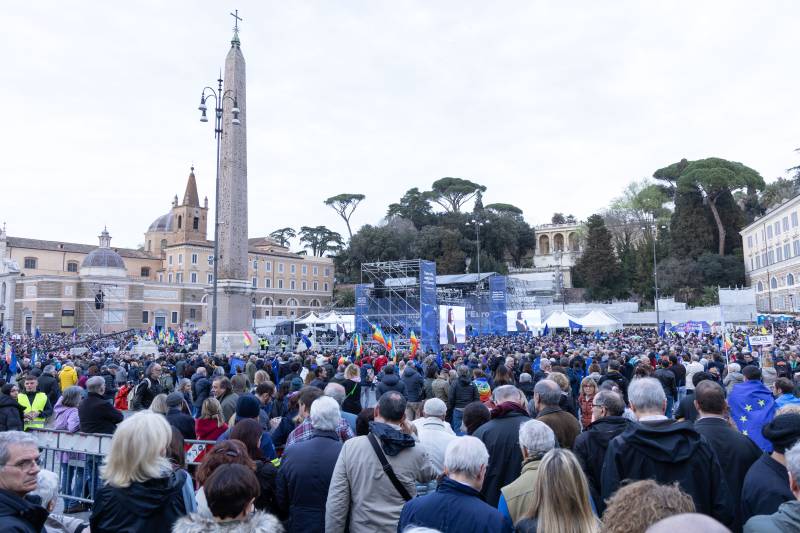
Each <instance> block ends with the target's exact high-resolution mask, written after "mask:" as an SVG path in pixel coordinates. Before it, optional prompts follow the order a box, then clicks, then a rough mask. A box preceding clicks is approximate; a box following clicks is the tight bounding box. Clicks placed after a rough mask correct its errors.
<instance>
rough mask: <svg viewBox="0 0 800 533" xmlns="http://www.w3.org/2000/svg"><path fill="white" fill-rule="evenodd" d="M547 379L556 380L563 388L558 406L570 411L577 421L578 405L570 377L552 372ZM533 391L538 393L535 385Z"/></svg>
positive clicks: (566, 411)
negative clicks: (573, 394) (573, 395)
mask: <svg viewBox="0 0 800 533" xmlns="http://www.w3.org/2000/svg"><path fill="white" fill-rule="evenodd" d="M547 379H549V380H550V381H553V382H555V383H556V384H557V385H558V387H559V389H561V397H560V398H559V400H558V407H560V408H561V410H562V411H564V412H565V413H569V414H570V415H572V417H573V418H575V420H576V421H577V420H578V405H577V404H576V403H575V399H574V398H573V397H572V387H571V386H570V383H569V378H568V377H567V375H566V374H564V373H562V372H552V373H551V374H550V375H549V376H548V378H547ZM537 385H538V383H537ZM533 393H534V395H535V394H536V387H535V386H534V389H533ZM531 401H533V400H531ZM578 428H580V423H578ZM579 431H580V429H579Z"/></svg>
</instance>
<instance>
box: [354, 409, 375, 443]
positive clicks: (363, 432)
mask: <svg viewBox="0 0 800 533" xmlns="http://www.w3.org/2000/svg"><path fill="white" fill-rule="evenodd" d="M374 420H375V408H374V407H368V408H366V409H362V410H361V412H360V413H358V416H357V417H356V437H365V436H367V435H369V425H370V424H372V422H373V421H374Z"/></svg>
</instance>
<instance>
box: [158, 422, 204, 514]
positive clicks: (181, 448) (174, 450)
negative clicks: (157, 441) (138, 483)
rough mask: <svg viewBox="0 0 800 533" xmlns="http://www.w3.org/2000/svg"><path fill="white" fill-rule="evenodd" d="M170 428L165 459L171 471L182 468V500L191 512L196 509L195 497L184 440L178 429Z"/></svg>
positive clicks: (188, 511) (187, 510)
mask: <svg viewBox="0 0 800 533" xmlns="http://www.w3.org/2000/svg"><path fill="white" fill-rule="evenodd" d="M170 429H171V430H172V440H170V443H169V446H167V453H166V456H167V459H169V463H170V466H171V467H172V471H173V472H176V473H177V472H178V470H183V474H182V475H180V477H183V478H184V479H185V483H184V487H183V501H184V502H185V503H186V512H187V513H193V512H195V511H197V499H196V498H195V495H194V481H193V480H192V477H191V475H189V470H188V467H187V465H186V440H185V439H184V438H183V435H182V434H181V432H180V430H179V429H178V428H176V427H175V426H170Z"/></svg>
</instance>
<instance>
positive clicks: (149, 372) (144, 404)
mask: <svg viewBox="0 0 800 533" xmlns="http://www.w3.org/2000/svg"><path fill="white" fill-rule="evenodd" d="M162 371H163V369H162V368H161V365H160V364H158V363H152V364H151V365H150V366H148V367H147V368H146V369H145V371H144V374H145V376H144V379H143V380H142V381H140V382H139V384H138V385H136V388H135V389H133V409H134V410H140V409H150V404H152V403H153V398H155V397H156V396H158V395H159V394H161V393H162V392H164V391H163V387H162V386H161V373H162Z"/></svg>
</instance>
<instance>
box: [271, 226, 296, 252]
mask: <svg viewBox="0 0 800 533" xmlns="http://www.w3.org/2000/svg"><path fill="white" fill-rule="evenodd" d="M269 236H270V237H272V238H273V239H275V240H276V241H278V244H280V245H281V246H286V247H288V246H289V239H294V238H295V237H297V233H296V232H295V231H294V229H292V228H288V227H287V228H280V229H276V230H275V231H273V232H272V233H270V234H269Z"/></svg>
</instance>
